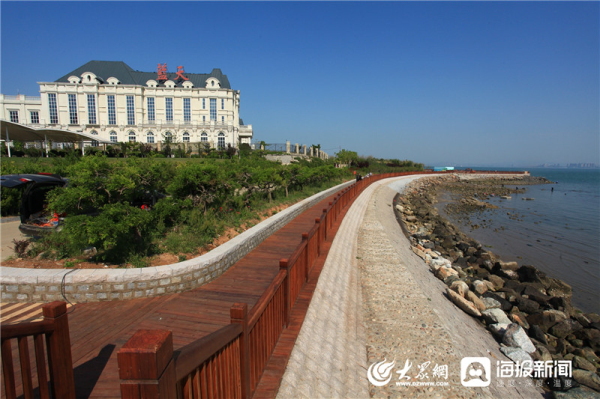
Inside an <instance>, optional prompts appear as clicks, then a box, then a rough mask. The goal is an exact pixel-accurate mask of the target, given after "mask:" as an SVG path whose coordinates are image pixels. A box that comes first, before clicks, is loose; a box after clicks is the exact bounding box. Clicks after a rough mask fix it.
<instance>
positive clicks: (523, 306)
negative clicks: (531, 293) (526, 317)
mask: <svg viewBox="0 0 600 399" xmlns="http://www.w3.org/2000/svg"><path fill="white" fill-rule="evenodd" d="M517 305H518V306H519V309H520V310H522V311H523V312H525V313H529V314H531V313H536V312H537V311H539V310H540V304H539V303H537V302H536V301H532V300H531V299H527V298H523V297H520V298H518V299H517Z"/></svg>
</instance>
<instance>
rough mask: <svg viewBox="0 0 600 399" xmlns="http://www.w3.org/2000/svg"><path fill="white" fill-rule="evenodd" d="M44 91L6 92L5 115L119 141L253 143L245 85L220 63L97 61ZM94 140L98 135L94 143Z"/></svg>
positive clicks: (1, 109)
mask: <svg viewBox="0 0 600 399" xmlns="http://www.w3.org/2000/svg"><path fill="white" fill-rule="evenodd" d="M38 83H39V85H40V97H31V96H23V95H18V96H8V95H1V96H0V103H1V104H0V112H1V113H2V114H0V118H2V119H4V120H7V121H11V122H15V123H20V124H23V125H28V126H32V127H53V128H57V129H65V130H72V131H77V132H84V133H88V134H91V135H94V136H96V135H97V136H98V137H99V138H102V139H104V140H109V141H111V142H113V143H119V142H141V143H149V144H155V143H162V142H165V141H167V140H169V141H172V142H176V143H199V142H204V143H208V144H209V145H211V147H214V148H218V147H225V146H227V145H231V146H234V147H238V145H239V144H240V143H247V144H250V142H251V140H252V135H253V130H252V125H244V124H243V122H242V119H241V118H240V113H239V110H240V91H239V90H233V89H231V86H230V84H229V79H228V78H227V76H226V75H224V74H223V73H222V72H221V70H220V69H213V70H212V72H211V73H209V74H194V73H186V72H185V71H184V68H183V67H181V66H179V67H177V72H167V65H166V64H162V65H161V64H158V68H157V71H156V72H140V71H135V70H133V69H131V68H130V67H129V66H128V65H127V64H125V63H124V62H121V61H90V62H88V63H87V64H85V65H83V66H81V67H79V68H77V69H75V70H74V71H72V72H70V73H68V74H66V75H65V76H63V77H61V78H59V79H57V80H56V81H54V82H38ZM88 145H94V142H91V143H88Z"/></svg>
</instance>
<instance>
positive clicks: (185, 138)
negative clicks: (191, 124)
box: [183, 132, 190, 143]
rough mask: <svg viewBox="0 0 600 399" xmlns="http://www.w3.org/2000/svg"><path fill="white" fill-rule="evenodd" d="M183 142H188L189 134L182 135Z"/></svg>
mask: <svg viewBox="0 0 600 399" xmlns="http://www.w3.org/2000/svg"><path fill="white" fill-rule="evenodd" d="M183 142H184V143H189V142H190V134H189V133H188V132H185V133H183Z"/></svg>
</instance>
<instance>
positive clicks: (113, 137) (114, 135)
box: [110, 131, 117, 143]
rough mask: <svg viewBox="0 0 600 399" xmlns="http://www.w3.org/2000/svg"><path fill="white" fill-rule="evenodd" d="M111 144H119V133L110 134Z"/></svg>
mask: <svg viewBox="0 0 600 399" xmlns="http://www.w3.org/2000/svg"><path fill="white" fill-rule="evenodd" d="M110 142H111V143H116V142H117V132H115V131H112V132H110Z"/></svg>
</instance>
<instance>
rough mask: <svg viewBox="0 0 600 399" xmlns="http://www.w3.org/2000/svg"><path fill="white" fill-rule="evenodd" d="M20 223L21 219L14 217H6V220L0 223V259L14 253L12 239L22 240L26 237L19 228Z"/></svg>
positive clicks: (4, 258)
mask: <svg viewBox="0 0 600 399" xmlns="http://www.w3.org/2000/svg"><path fill="white" fill-rule="evenodd" d="M20 224H21V221H20V220H19V219H15V218H6V221H3V222H2V223H0V260H2V261H4V260H6V259H7V258H9V257H11V256H13V255H15V252H14V251H13V247H14V244H13V240H24V239H25V238H27V237H26V236H25V235H24V234H23V233H21V231H20V230H19V225H20Z"/></svg>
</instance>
